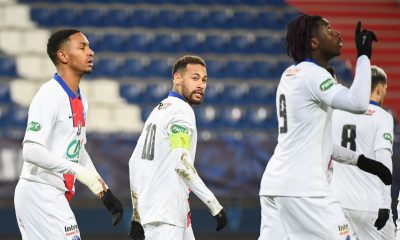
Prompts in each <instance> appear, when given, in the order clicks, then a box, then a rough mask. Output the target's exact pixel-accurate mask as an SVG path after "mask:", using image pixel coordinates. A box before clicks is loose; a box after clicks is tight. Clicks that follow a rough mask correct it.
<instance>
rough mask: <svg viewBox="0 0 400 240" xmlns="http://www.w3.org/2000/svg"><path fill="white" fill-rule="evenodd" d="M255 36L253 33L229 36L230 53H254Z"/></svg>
mask: <svg viewBox="0 0 400 240" xmlns="http://www.w3.org/2000/svg"><path fill="white" fill-rule="evenodd" d="M254 46H255V36H254V35H253V34H250V33H249V34H242V35H235V36H232V37H231V41H230V52H232V53H247V54H251V53H254V52H255V51H254V49H255V48H254Z"/></svg>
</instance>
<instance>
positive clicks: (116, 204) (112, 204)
mask: <svg viewBox="0 0 400 240" xmlns="http://www.w3.org/2000/svg"><path fill="white" fill-rule="evenodd" d="M101 201H102V202H103V205H104V206H105V207H106V208H107V210H108V211H109V212H110V213H111V215H112V225H113V226H115V225H117V224H118V223H119V221H121V219H122V216H123V214H124V210H123V208H122V204H121V202H120V201H119V200H118V199H117V198H116V197H115V196H114V194H112V192H111V190H110V189H108V190H107V192H104V194H103V197H102V198H101Z"/></svg>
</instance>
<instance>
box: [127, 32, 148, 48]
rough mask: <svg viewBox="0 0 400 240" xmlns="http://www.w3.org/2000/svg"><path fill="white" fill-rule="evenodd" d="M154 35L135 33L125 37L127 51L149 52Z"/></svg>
mask: <svg viewBox="0 0 400 240" xmlns="http://www.w3.org/2000/svg"><path fill="white" fill-rule="evenodd" d="M154 38H155V37H154V35H153V34H150V33H135V34H132V35H130V36H128V37H127V39H126V46H125V49H126V50H127V51H137V52H150V51H151V48H152V46H153V43H154Z"/></svg>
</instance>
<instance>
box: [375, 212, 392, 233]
mask: <svg viewBox="0 0 400 240" xmlns="http://www.w3.org/2000/svg"><path fill="white" fill-rule="evenodd" d="M389 217H390V210H389V209H385V208H380V209H379V210H378V218H377V219H376V221H375V224H374V226H375V227H376V229H378V230H381V229H382V228H383V227H384V226H385V224H386V222H387V220H389Z"/></svg>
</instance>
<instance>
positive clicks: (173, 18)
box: [157, 8, 185, 28]
mask: <svg viewBox="0 0 400 240" xmlns="http://www.w3.org/2000/svg"><path fill="white" fill-rule="evenodd" d="M176 9H178V8H176ZM182 21H185V19H183V12H182V11H180V10H175V9H163V10H161V11H160V12H159V13H158V16H157V27H167V28H179V27H181V22H182Z"/></svg>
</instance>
